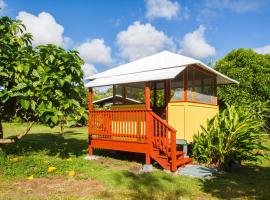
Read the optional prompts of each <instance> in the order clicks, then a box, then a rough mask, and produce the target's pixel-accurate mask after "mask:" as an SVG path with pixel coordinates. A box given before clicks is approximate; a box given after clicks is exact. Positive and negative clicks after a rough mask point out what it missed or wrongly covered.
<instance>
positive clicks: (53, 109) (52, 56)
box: [0, 17, 87, 138]
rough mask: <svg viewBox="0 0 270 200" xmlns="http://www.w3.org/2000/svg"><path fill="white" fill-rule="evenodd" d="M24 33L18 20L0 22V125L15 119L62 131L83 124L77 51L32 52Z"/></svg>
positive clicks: (47, 48) (51, 48) (54, 48)
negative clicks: (3, 121)
mask: <svg viewBox="0 0 270 200" xmlns="http://www.w3.org/2000/svg"><path fill="white" fill-rule="evenodd" d="M25 32H26V30H25V27H24V25H23V24H22V23H21V22H20V21H18V20H12V19H10V18H8V17H2V18H0V87H1V90H0V113H1V115H0V123H1V120H5V119H11V118H13V117H20V118H22V119H24V120H25V121H29V122H30V121H31V122H32V121H38V122H42V123H44V124H46V125H49V126H50V127H53V126H56V125H58V124H60V125H61V131H63V127H64V124H67V125H69V126H71V125H74V124H75V123H77V122H78V121H79V120H82V119H84V120H86V118H87V114H86V110H85V108H84V106H83V104H84V103H85V100H86V91H85V89H84V84H83V72H82V69H81V65H82V64H83V61H82V59H81V58H80V57H79V56H78V52H77V51H74V50H71V51H65V50H64V49H62V48H60V47H57V46H55V45H50V44H49V45H43V46H38V47H36V48H34V49H33V48H32V46H31V40H32V36H31V35H30V34H29V33H25ZM0 136H1V137H2V129H1V130H0ZM1 137H0V138H1Z"/></svg>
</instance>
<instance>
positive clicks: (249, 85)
mask: <svg viewBox="0 0 270 200" xmlns="http://www.w3.org/2000/svg"><path fill="white" fill-rule="evenodd" d="M215 68H216V69H217V70H218V71H220V72H221V73H224V74H226V75H228V76H229V77H232V78H234V79H236V80H238V81H239V82H240V83H239V85H237V84H234V85H229V86H220V87H219V88H218V96H219V98H220V100H219V102H220V104H221V107H224V105H225V102H227V103H229V104H233V105H235V106H241V107H246V106H247V105H248V106H249V107H250V109H252V110H255V111H258V112H257V113H262V115H261V116H263V119H264V121H266V123H265V125H264V127H265V129H266V130H268V131H269V115H270V102H269V100H270V55H261V54H257V53H255V52H254V51H252V50H249V49H237V50H233V51H232V52H230V53H229V54H227V55H226V56H225V57H224V58H222V59H220V60H219V61H218V62H217V63H216V64H215Z"/></svg>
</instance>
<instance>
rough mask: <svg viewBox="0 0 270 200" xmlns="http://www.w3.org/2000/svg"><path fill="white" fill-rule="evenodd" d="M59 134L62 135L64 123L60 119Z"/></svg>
mask: <svg viewBox="0 0 270 200" xmlns="http://www.w3.org/2000/svg"><path fill="white" fill-rule="evenodd" d="M60 134H61V135H62V136H64V123H63V122H62V121H61V122H60Z"/></svg>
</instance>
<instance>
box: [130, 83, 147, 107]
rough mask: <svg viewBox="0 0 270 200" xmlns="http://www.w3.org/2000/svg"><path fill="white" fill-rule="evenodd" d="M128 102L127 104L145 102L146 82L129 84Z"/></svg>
mask: <svg viewBox="0 0 270 200" xmlns="http://www.w3.org/2000/svg"><path fill="white" fill-rule="evenodd" d="M126 102H127V104H136V103H144V102H145V88H144V84H133V85H131V84H130V85H127V86H126Z"/></svg>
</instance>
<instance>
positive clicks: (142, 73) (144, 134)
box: [86, 51, 237, 171]
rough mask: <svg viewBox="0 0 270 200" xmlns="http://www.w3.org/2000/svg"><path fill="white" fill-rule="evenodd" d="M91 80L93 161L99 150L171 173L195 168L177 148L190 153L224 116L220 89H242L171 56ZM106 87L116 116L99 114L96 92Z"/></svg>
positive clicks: (156, 57) (140, 62)
mask: <svg viewBox="0 0 270 200" xmlns="http://www.w3.org/2000/svg"><path fill="white" fill-rule="evenodd" d="M87 80H89V82H88V83H87V84H86V87H88V88H89V131H88V133H89V155H90V156H92V154H93V148H103V149H111V150H119V151H129V152H138V153H144V154H145V156H146V164H147V165H150V164H151V159H153V160H155V161H157V162H158V163H159V164H160V165H161V166H162V167H163V168H165V169H170V170H171V171H176V170H177V167H179V166H182V165H185V164H188V163H190V162H192V159H191V158H188V157H187V156H185V152H186V151H187V150H186V149H187V148H183V150H182V151H178V150H177V144H182V145H184V147H186V144H188V143H190V142H192V137H193V135H194V134H196V133H198V131H200V126H201V125H205V123H206V121H207V119H209V118H212V117H213V116H214V115H215V114H216V113H218V110H219V108H218V104H217V96H216V88H217V85H219V84H232V83H237V81H235V80H233V79H231V78H229V77H227V76H225V75H223V74H221V73H219V72H217V71H215V70H214V69H212V68H211V67H208V66H207V65H205V64H204V63H202V62H201V61H199V60H195V59H193V58H190V57H186V56H182V55H178V54H175V53H171V52H168V51H163V52H160V53H158V54H155V55H152V56H149V57H146V58H142V59H139V60H136V61H133V62H130V63H128V64H124V65H121V66H118V67H116V68H112V69H110V70H107V71H104V72H102V73H99V74H96V75H93V76H91V77H88V78H87ZM101 86H113V105H112V106H111V109H110V110H93V103H92V99H93V92H92V91H93V90H92V88H94V87H101ZM119 96H121V97H122V98H121V101H119V98H118V97H119ZM128 99H133V100H136V101H137V102H134V101H133V102H131V101H129V100H128Z"/></svg>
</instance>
